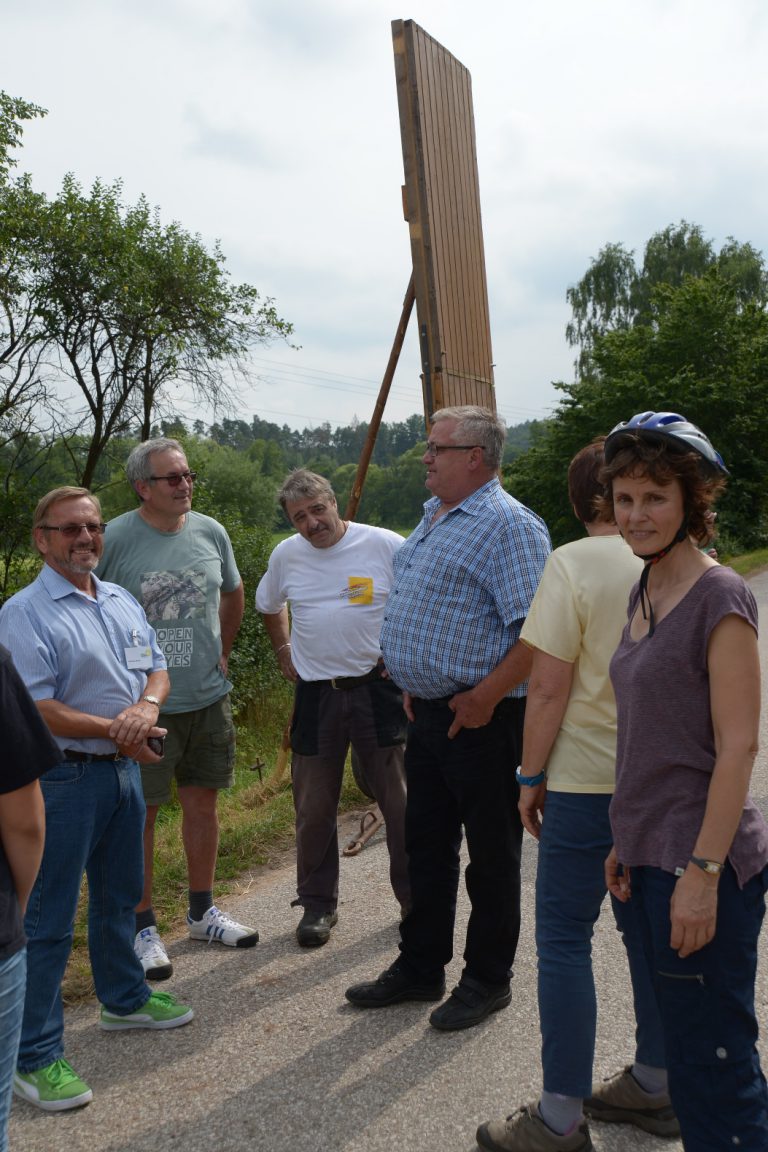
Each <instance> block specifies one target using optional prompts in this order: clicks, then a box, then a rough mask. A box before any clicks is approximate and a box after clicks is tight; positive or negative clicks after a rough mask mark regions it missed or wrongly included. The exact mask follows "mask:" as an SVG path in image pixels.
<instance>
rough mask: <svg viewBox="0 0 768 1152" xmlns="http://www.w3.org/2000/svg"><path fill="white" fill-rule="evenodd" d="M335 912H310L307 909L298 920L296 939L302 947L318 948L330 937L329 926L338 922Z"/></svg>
mask: <svg viewBox="0 0 768 1152" xmlns="http://www.w3.org/2000/svg"><path fill="white" fill-rule="evenodd" d="M338 921H339V915H338V913H337V912H311V911H309V910H308V909H307V910H306V911H305V912H304V915H303V916H302V918H301V920H299V924H298V927H297V929H296V939H297V940H298V942H299V944H300V945H301V946H302V948H319V947H320V945H321V944H327V943H328V941H329V940H330V938H331V928H333V927H334V925H335V924H338Z"/></svg>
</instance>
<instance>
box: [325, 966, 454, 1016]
mask: <svg viewBox="0 0 768 1152" xmlns="http://www.w3.org/2000/svg"><path fill="white" fill-rule="evenodd" d="M344 995H345V996H346V998H347V1000H349V1002H350V1004H354V1005H355V1006H356V1007H357V1008H388V1007H389V1005H390V1004H400V1003H401V1001H403V1000H442V998H443V996H444V995H445V980H441V981H439V982H438V983H437V984H420V983H419V980H418V977H414V976H411V975H410V974H409V973H408V972H407V971H406V970H405V969H404V968H403V967H402V965H401V964H400V961H399V960H395V962H394V964H391V965H390V967H389V968H387V970H386V972H382V974H381V976H379V977H378V978H377V979H376V980H369V981H366V983H364V984H353V985H352V987H351V988H347V990H346V992H345V993H344Z"/></svg>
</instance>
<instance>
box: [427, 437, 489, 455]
mask: <svg viewBox="0 0 768 1152" xmlns="http://www.w3.org/2000/svg"><path fill="white" fill-rule="evenodd" d="M473 448H482V444H435V442H434V440H428V441H427V450H426V452H425V453H424V455H425V456H432V457H434V456H439V455H440V453H441V452H471V451H472V449H473Z"/></svg>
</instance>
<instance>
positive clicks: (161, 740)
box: [147, 736, 165, 756]
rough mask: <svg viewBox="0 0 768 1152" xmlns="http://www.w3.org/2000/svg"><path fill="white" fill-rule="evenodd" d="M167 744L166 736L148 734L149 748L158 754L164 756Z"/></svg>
mask: <svg viewBox="0 0 768 1152" xmlns="http://www.w3.org/2000/svg"><path fill="white" fill-rule="evenodd" d="M164 745H165V736H147V748H149V749H151V751H152V752H154V753H155V754H156V755H157V756H162V754H163V747H164Z"/></svg>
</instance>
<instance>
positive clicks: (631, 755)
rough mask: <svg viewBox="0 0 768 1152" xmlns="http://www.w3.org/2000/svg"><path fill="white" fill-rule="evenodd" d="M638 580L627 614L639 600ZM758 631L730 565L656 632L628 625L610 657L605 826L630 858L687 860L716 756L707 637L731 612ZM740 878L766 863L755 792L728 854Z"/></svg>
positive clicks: (765, 834)
mask: <svg viewBox="0 0 768 1152" xmlns="http://www.w3.org/2000/svg"><path fill="white" fill-rule="evenodd" d="M637 600H638V590H637V588H634V589H633V590H632V593H631V595H630V601H629V619H630V620H631V619H632V614H633V612H634V609H635V607H636V605H637ZM731 614H733V615H736V616H740V617H741V618H742V619H744V620H746V621H747V622H748V623H749V624H751V626H752V627H753V628H754V629H755V631H757V605H756V604H755V598H754V596H753V595H752V593H751V591H750V590H749V588H748V587H747V585H746V584H745V583H744V581H743V580H742V578H741V577H740V576H737V575H736V573H735V572H734V571H733V570H732V569H730V568H722V567H716V568H708V569H707V570H706V571H705V572H704V573H703V575H702V576H700V577H699V579H698V580H697V581H696V583H695V584H694V585H693V587H692V588H691V589H690V591H689V592H687V593H686V595H685V596H684V597H683V599H682V600H681V601H680V603H679V604H678V605H677V606H676V607H675V608H673V609H672V611H671V612H670V613H669V614H668V615H667V616H665V617H664V618H663V620H661V621H660V622H659V623H658V624H657V625H656V631H655V632H654V635H653V636H652V637H650V638H649V637H647V636H646V637H643V638H642V639H641V640H633V639H632V638H631V637H630V634H629V624H627V625H626V626H625V628H624V631H623V633H622V637H621V641H620V643H619V647H618V648H617V649H616V652H615V653H614V656H613V659H612V660H611V680H612V682H613V687H614V691H615V693H616V704H617V715H618V741H617V760H616V791H615V793H614V796H613V800H612V802H611V810H610V811H611V826H612V829H613V836H614V843H615V845H616V851H617V853H618V858H619V860H620V861H621V863H622V864H626V865H629V866H632V865H635V866H639V865H650V866H651V867H654V868H663V869H664V870H665V871H666V872H674V871H675V869H676V868H685V866H686V865H687V863H688V860H689V857H690V855H691V853H692V851H693V847H694V844H695V842H696V837H697V836H698V834H699V829H700V828H701V823H702V820H703V819H704V809H705V806H706V802H707V791H708V789H709V781H710V776H711V775H712V770H713V768H714V764H715V741H714V734H713V731H712V718H711V715H710V709H709V674H708V672H707V645H708V642H709V637H710V635H711V633H712V631H713V629H714V628H715V627H716V626H717V624H719V622H720V621H721V620H722V619H723V618H724V617H725V616H728V615H731ZM728 859H729V860H730V862H731V864H732V865H733V868H734V870H735V871H736V875H737V877H738V880H739V884H740V885H742V886H743V885H744V884H745V883H746V882H747V880H749V879H750V878H751V877H752V876H754V875H755V874H756V873H758V872H760V871H761V870H762V869H763V867H764V866H765V864H766V863H768V827H767V826H766V823H765V821H764V820H763V817H762V815H761V814H760V811H759V809H758V808H757V807H756V805H755V803H754V801H753V800H752V797H751V796H747V799H746V802H745V804H744V811H743V813H742V817H741V821H740V823H739V826H738V829H737V831H736V835H735V837H734V840H733V844H732V845H731V850H730V852H729V853H728Z"/></svg>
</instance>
